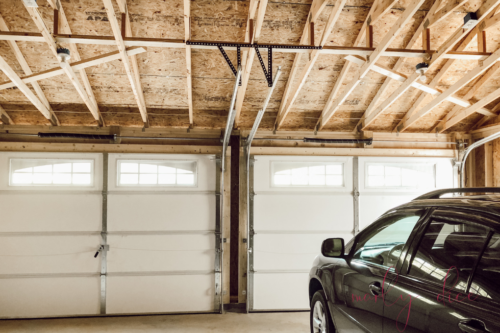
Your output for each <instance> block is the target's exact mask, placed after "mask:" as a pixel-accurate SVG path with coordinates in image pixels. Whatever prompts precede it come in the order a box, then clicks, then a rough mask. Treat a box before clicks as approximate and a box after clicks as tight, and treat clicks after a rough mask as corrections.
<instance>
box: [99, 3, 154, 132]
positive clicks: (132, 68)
mask: <svg viewBox="0 0 500 333" xmlns="http://www.w3.org/2000/svg"><path fill="white" fill-rule="evenodd" d="M103 2H104V7H105V8H106V13H107V14H108V20H109V23H110V25H111V30H113V35H114V38H115V43H116V46H117V47H118V51H120V55H121V58H122V62H123V66H124V67H125V72H126V73H127V77H128V79H129V81H130V85H131V87H132V93H133V94H134V97H135V100H136V103H137V105H138V106H139V112H140V113H141V117H142V121H143V122H144V127H149V120H148V112H147V110H146V103H145V100H144V93H143V91H142V84H141V80H140V76H139V67H138V66H137V60H133V59H135V58H134V57H131V58H129V57H128V55H127V52H126V50H125V43H124V42H123V38H124V36H122V30H121V26H120V25H119V24H118V18H117V17H116V13H115V9H114V8H113V3H112V2H111V0H103ZM118 6H119V7H120V10H121V11H122V12H123V13H124V14H125V17H126V20H127V23H128V24H127V25H126V26H127V28H126V29H127V31H128V32H129V33H131V28H130V20H129V18H128V10H127V7H126V2H125V0H121V1H118ZM132 58H133V59H132Z"/></svg>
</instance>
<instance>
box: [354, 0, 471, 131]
mask: <svg viewBox="0 0 500 333" xmlns="http://www.w3.org/2000/svg"><path fill="white" fill-rule="evenodd" d="M466 1H467V0H463V1H458V3H456V2H450V3H453V4H454V7H452V8H448V7H447V6H449V4H450V3H448V4H447V5H446V6H445V7H443V9H444V8H448V9H449V10H448V11H447V12H448V14H449V13H451V11H452V10H453V9H455V8H457V7H458V6H461V5H462V4H463V3H465V2H466ZM440 5H441V1H438V0H436V1H435V2H434V4H433V5H432V7H431V8H430V10H429V12H428V13H427V15H426V16H425V17H424V19H423V20H422V22H421V23H420V25H419V27H418V28H417V30H416V31H415V33H414V34H413V37H412V38H411V39H410V41H409V42H408V44H407V45H406V49H411V48H412V47H413V46H414V45H415V44H416V43H417V41H418V39H419V38H420V35H421V34H422V33H423V32H424V30H426V29H430V28H431V27H432V26H433V25H434V24H437V23H439V22H440V21H441V20H443V19H444V18H446V16H447V15H446V14H444V15H441V16H437V15H436V12H437V10H438V8H439V6H440ZM428 54H429V56H430V53H428ZM405 60H406V59H404V58H399V59H398V61H397V62H396V64H395V65H394V67H393V69H394V70H395V71H398V70H399V69H400V68H401V67H402V66H403V65H404V62H405ZM390 83H391V81H390V80H385V81H384V83H383V84H382V86H381V87H380V89H379V90H378V91H377V94H376V95H375V97H374V98H373V99H372V101H371V102H370V105H369V106H368V108H367V109H366V111H365V114H364V115H363V117H362V118H361V120H360V121H359V122H358V124H357V125H356V129H357V128H358V126H360V125H361V124H362V123H363V122H364V119H365V118H366V117H368V116H370V115H371V114H372V113H373V112H374V111H375V108H376V107H377V106H378V104H379V100H380V98H381V97H382V96H383V95H385V92H386V91H387V89H388V88H389V84H390ZM380 112H382V111H380ZM380 112H376V114H375V116H374V117H373V119H375V117H376V116H377V115H378V114H380Z"/></svg>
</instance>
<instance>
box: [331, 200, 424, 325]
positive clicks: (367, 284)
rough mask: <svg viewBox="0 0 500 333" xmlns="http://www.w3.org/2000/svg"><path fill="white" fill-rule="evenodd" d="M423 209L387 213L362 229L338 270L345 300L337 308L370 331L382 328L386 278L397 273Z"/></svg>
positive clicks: (337, 274) (337, 273) (337, 276)
mask: <svg viewBox="0 0 500 333" xmlns="http://www.w3.org/2000/svg"><path fill="white" fill-rule="evenodd" d="M423 213H424V211H423V210H414V209H409V210H402V211H398V212H395V213H392V214H389V215H386V216H384V217H383V218H381V219H380V220H378V221H376V222H375V223H373V224H372V225H371V226H370V227H368V228H366V229H365V230H363V231H362V232H361V233H360V234H359V235H358V236H357V237H356V241H355V244H354V246H353V249H352V250H351V253H350V255H349V257H348V258H347V260H346V262H347V267H345V268H341V269H339V270H338V271H337V272H336V279H337V278H340V279H341V281H342V282H341V285H342V293H343V299H344V304H341V305H340V306H338V307H337V308H338V309H339V310H340V311H342V312H343V313H344V315H347V316H348V317H350V318H351V319H352V320H353V321H355V322H356V323H357V324H358V325H359V326H361V327H363V328H364V329H365V330H366V331H368V332H374V333H380V332H382V330H383V302H382V301H381V299H380V298H379V297H380V296H381V295H382V294H383V288H384V287H383V285H384V278H386V275H388V276H389V277H390V276H392V275H394V272H395V270H394V268H395V266H396V264H397V262H398V260H399V258H400V254H401V250H402V248H403V247H404V246H405V244H406V242H407V240H408V238H409V237H410V234H411V233H412V231H413V230H414V227H415V225H416V224H417V222H418V221H419V219H420V218H421V216H422V215H423Z"/></svg>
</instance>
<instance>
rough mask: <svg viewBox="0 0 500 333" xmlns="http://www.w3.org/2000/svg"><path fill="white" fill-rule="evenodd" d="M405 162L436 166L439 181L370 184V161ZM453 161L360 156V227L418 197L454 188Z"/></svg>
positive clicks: (436, 175)
mask: <svg viewBox="0 0 500 333" xmlns="http://www.w3.org/2000/svg"><path fill="white" fill-rule="evenodd" d="M369 163H383V164H384V163H386V164H392V163H403V164H413V165H415V164H417V163H419V164H429V165H435V172H436V173H435V177H436V183H435V184H434V186H430V187H426V188H421V189H408V188H370V187H368V185H367V175H366V172H367V164H369ZM453 177H454V174H453V161H452V160H451V159H444V158H411V157H404V158H397V157H360V158H359V192H360V197H359V208H360V209H359V228H360V230H362V229H364V228H365V227H367V226H368V225H369V224H371V223H373V222H374V221H375V220H376V219H377V218H378V217H379V216H381V215H382V214H384V213H385V212H386V211H388V210H389V209H391V208H394V207H397V206H399V205H402V204H404V203H407V202H409V201H411V200H413V199H415V198H416V197H418V196H420V195H422V194H424V193H427V192H430V191H433V190H437V189H441V188H450V187H454V185H453V184H454V180H453Z"/></svg>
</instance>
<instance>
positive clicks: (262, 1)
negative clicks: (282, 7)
mask: <svg viewBox="0 0 500 333" xmlns="http://www.w3.org/2000/svg"><path fill="white" fill-rule="evenodd" d="M267 3H268V0H251V1H250V5H249V9H248V18H247V27H246V29H245V43H250V44H252V43H257V42H258V40H259V37H260V33H261V31H262V24H263V23H264V16H265V15H266V9H267ZM257 6H258V7H257ZM257 9H258V10H257ZM254 59H255V49H253V48H250V49H244V50H243V55H242V59H241V63H242V66H243V68H242V69H241V70H242V72H241V76H242V77H241V87H240V88H238V94H237V96H236V104H235V108H236V115H235V118H234V126H235V127H238V124H239V120H240V116H241V110H242V107H243V102H244V100H245V94H246V91H247V87H248V80H250V74H251V72H252V65H253V61H254Z"/></svg>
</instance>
